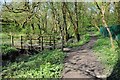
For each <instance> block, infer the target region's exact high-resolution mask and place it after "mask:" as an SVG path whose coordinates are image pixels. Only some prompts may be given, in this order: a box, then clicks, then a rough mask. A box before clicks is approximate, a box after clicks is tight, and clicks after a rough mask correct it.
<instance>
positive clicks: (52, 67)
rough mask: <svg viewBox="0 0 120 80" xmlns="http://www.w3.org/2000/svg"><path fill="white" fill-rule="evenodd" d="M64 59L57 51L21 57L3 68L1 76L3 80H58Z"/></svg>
mask: <svg viewBox="0 0 120 80" xmlns="http://www.w3.org/2000/svg"><path fill="white" fill-rule="evenodd" d="M64 57H65V55H64V53H63V52H61V51H59V50H54V51H43V52H41V53H38V54H36V55H32V56H28V55H26V56H25V55H24V56H22V55H21V56H20V57H19V58H17V60H16V62H14V63H9V64H8V65H7V66H5V67H3V71H2V75H3V78H59V77H60V73H61V71H62V69H63V60H64Z"/></svg>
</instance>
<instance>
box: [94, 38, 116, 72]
mask: <svg viewBox="0 0 120 80" xmlns="http://www.w3.org/2000/svg"><path fill="white" fill-rule="evenodd" d="M116 47H117V46H116ZM94 51H95V52H96V54H97V55H98V56H99V59H100V60H101V61H102V63H103V64H104V65H105V66H106V70H110V71H111V70H112V68H113V66H114V65H115V64H116V62H117V60H118V55H117V52H116V50H115V49H112V48H111V46H110V40H109V38H100V39H98V41H97V42H96V44H95V46H94ZM109 73H110V72H109Z"/></svg>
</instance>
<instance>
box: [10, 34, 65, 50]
mask: <svg viewBox="0 0 120 80" xmlns="http://www.w3.org/2000/svg"><path fill="white" fill-rule="evenodd" d="M10 44H11V46H12V47H16V48H19V49H30V50H31V49H37V50H44V49H56V48H61V49H62V48H63V47H62V44H61V39H60V37H59V36H53V35H41V36H37V37H34V36H29V37H27V38H26V36H19V37H17V38H16V37H15V36H11V39H10ZM62 50H63V49H62Z"/></svg>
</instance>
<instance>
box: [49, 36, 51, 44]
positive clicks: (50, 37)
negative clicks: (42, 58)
mask: <svg viewBox="0 0 120 80" xmlns="http://www.w3.org/2000/svg"><path fill="white" fill-rule="evenodd" d="M49 45H50V46H51V36H50V42H49Z"/></svg>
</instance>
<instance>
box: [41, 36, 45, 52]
mask: <svg viewBox="0 0 120 80" xmlns="http://www.w3.org/2000/svg"><path fill="white" fill-rule="evenodd" d="M41 39H42V43H41V49H42V50H43V49H44V48H43V36H41Z"/></svg>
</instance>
